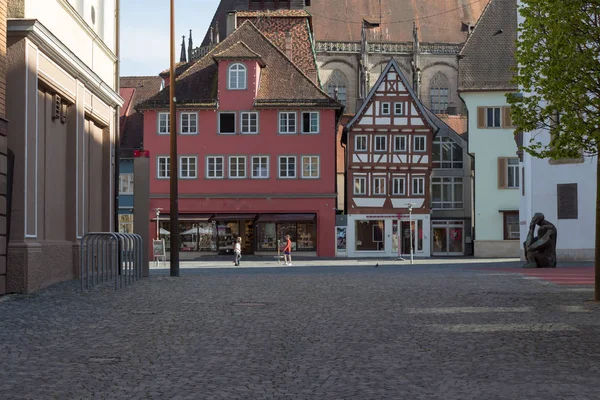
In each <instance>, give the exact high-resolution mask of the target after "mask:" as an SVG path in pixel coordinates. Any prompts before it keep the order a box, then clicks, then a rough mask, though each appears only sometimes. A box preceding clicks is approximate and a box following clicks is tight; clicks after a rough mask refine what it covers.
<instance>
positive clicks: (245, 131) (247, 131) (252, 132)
mask: <svg viewBox="0 0 600 400" xmlns="http://www.w3.org/2000/svg"><path fill="white" fill-rule="evenodd" d="M252 117H254V118H255V119H256V124H255V126H254V130H253V129H252ZM244 119H247V127H246V128H244ZM240 132H241V133H242V135H256V134H258V113H257V112H256V111H252V112H250V111H248V112H242V113H240Z"/></svg>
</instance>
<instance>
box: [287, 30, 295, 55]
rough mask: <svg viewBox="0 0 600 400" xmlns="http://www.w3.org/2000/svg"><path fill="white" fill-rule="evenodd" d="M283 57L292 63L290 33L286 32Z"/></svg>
mask: <svg viewBox="0 0 600 400" xmlns="http://www.w3.org/2000/svg"><path fill="white" fill-rule="evenodd" d="M285 55H286V56H288V58H289V59H290V60H292V61H294V60H293V58H292V34H291V33H290V32H287V33H286V34H285Z"/></svg>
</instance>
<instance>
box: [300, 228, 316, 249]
mask: <svg viewBox="0 0 600 400" xmlns="http://www.w3.org/2000/svg"><path fill="white" fill-rule="evenodd" d="M296 237H297V238H298V240H297V243H296V247H297V249H298V251H303V250H304V251H314V250H316V249H317V224H315V223H314V222H309V223H298V233H297V236H296Z"/></svg>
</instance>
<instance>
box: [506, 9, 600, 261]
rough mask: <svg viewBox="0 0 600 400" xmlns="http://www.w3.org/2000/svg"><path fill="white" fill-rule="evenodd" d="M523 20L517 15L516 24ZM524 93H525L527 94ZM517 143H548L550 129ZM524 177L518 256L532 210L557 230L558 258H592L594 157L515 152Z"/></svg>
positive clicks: (527, 134)
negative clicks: (546, 155)
mask: <svg viewBox="0 0 600 400" xmlns="http://www.w3.org/2000/svg"><path fill="white" fill-rule="evenodd" d="M523 21H524V19H523V17H522V16H521V15H520V14H518V22H519V24H520V23H522V22H523ZM524 95H527V94H526V93H525V94H524ZM516 137H517V145H518V146H522V145H523V144H525V145H527V144H528V143H530V140H531V139H532V138H535V141H536V142H540V143H542V144H543V145H548V144H549V143H550V139H551V135H550V132H549V131H548V130H547V129H545V128H542V129H539V130H537V131H533V132H523V133H520V134H518V135H517V136H516ZM518 155H519V158H520V161H521V163H520V165H521V169H522V176H523V183H524V184H523V188H522V191H521V204H520V210H519V219H520V234H521V240H520V241H519V242H520V246H521V247H520V248H521V258H524V253H523V242H524V241H525V239H526V238H527V233H528V231H529V224H530V222H531V219H532V218H533V215H534V214H535V213H538V212H541V213H542V214H544V217H545V218H546V220H548V221H550V222H552V223H553V224H554V225H555V226H556V228H557V230H558V235H557V243H556V257H557V259H558V260H593V259H594V255H595V246H596V244H595V237H596V232H595V228H596V226H595V224H594V223H593V222H592V221H595V216H596V185H597V179H596V168H597V159H596V157H586V158H583V157H581V158H577V159H558V160H552V159H539V158H535V157H533V156H531V155H530V154H529V153H527V152H520V151H519V152H518Z"/></svg>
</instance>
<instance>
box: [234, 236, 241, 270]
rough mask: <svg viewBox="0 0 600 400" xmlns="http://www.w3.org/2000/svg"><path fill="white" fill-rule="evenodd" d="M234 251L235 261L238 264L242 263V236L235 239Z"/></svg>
mask: <svg viewBox="0 0 600 400" xmlns="http://www.w3.org/2000/svg"><path fill="white" fill-rule="evenodd" d="M233 252H234V253H235V261H234V262H233V263H234V264H235V265H236V266H237V265H240V260H241V259H242V238H241V237H238V238H237V240H236V241H235V246H234V248H233Z"/></svg>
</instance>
